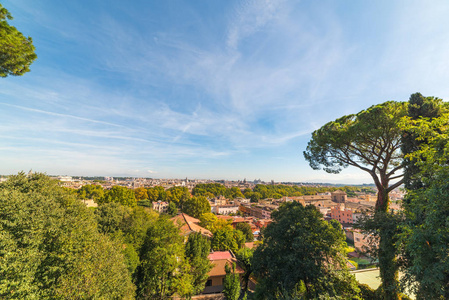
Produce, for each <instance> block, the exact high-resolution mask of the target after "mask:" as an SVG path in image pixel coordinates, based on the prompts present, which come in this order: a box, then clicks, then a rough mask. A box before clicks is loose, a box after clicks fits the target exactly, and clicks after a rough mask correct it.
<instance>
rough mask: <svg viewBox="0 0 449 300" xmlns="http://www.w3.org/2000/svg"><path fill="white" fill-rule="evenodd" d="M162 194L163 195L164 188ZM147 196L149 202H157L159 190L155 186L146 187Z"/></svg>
mask: <svg viewBox="0 0 449 300" xmlns="http://www.w3.org/2000/svg"><path fill="white" fill-rule="evenodd" d="M164 195H165V190H164ZM147 196H148V200H150V201H151V202H157V201H158V200H159V190H158V189H156V188H148V189H147ZM164 199H165V198H164Z"/></svg>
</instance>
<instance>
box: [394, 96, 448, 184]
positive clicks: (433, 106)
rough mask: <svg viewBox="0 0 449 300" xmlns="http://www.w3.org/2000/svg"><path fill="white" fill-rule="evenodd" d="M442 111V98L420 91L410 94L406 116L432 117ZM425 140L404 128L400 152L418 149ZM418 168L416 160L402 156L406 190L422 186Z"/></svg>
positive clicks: (413, 118)
mask: <svg viewBox="0 0 449 300" xmlns="http://www.w3.org/2000/svg"><path fill="white" fill-rule="evenodd" d="M442 113H443V106H442V100H441V99H439V98H435V97H424V96H423V95H421V94H420V93H415V94H412V95H411V96H410V99H409V105H408V114H407V115H408V117H409V118H410V119H411V120H418V119H419V118H429V119H433V118H436V117H439V116H441V114H442ZM425 142H426V139H425V138H423V139H418V136H416V135H415V134H414V133H413V132H411V131H407V130H404V133H403V135H402V152H403V153H404V155H407V154H410V153H413V152H415V151H418V150H419V146H420V145H421V144H423V143H425ZM419 175H420V170H419V167H418V165H417V164H416V160H412V159H411V158H410V157H405V158H404V186H405V188H406V189H408V190H417V189H420V188H422V187H423V183H422V180H421V179H420V178H419V177H420V176H419Z"/></svg>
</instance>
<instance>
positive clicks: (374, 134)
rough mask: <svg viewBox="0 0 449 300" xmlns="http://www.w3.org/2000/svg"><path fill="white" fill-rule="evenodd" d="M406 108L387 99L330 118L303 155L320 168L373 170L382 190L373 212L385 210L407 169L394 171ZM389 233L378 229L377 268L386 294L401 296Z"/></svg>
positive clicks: (399, 157)
mask: <svg viewBox="0 0 449 300" xmlns="http://www.w3.org/2000/svg"><path fill="white" fill-rule="evenodd" d="M406 113H407V103H403V102H393V101H389V102H385V103H383V104H379V105H375V106H372V107H370V108H368V109H367V110H363V111H361V112H359V113H358V114H355V115H348V116H343V117H341V118H339V119H337V120H335V121H332V122H329V123H327V124H326V125H324V126H323V127H321V128H320V129H318V130H316V131H314V132H313V133H312V139H311V140H310V142H309V144H308V146H307V150H306V151H304V157H305V158H306V160H308V161H309V163H310V166H311V167H312V168H313V169H316V170H317V169H320V168H321V167H323V169H324V170H325V171H326V172H328V173H339V172H340V171H341V170H342V169H343V168H345V167H348V166H353V167H357V168H359V169H361V170H363V171H365V172H367V173H368V174H370V175H371V177H372V178H373V180H374V183H375V185H376V187H377V191H378V193H377V201H376V206H375V214H379V215H385V214H386V213H388V211H389V203H390V200H389V196H388V194H389V192H390V191H392V190H393V189H395V188H397V187H399V186H400V185H401V184H402V183H403V174H399V175H397V174H396V172H399V171H401V169H402V168H403V165H402V162H403V154H402V152H401V136H402V130H401V128H400V126H399V122H400V121H401V119H402V117H404V116H405V115H406ZM378 219H379V220H384V218H378ZM379 226H380V225H379ZM390 234H391V231H383V230H380V231H379V252H378V253H379V267H380V275H381V279H382V286H383V290H384V295H383V296H384V297H385V299H398V295H399V293H398V265H397V260H396V253H395V251H391V250H394V237H393V236H391V235H390Z"/></svg>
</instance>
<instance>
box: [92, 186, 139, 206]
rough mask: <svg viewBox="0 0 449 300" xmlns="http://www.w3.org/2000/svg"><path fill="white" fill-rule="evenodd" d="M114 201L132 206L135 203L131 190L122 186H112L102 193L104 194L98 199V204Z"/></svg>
mask: <svg viewBox="0 0 449 300" xmlns="http://www.w3.org/2000/svg"><path fill="white" fill-rule="evenodd" d="M111 202H116V203H120V204H122V205H125V206H129V207H134V206H136V205H137V201H136V196H135V195H134V192H133V190H130V189H128V188H126V187H123V186H113V187H112V188H111V189H110V190H107V191H106V192H105V193H104V196H103V197H102V198H100V199H99V200H98V203H99V204H103V203H111Z"/></svg>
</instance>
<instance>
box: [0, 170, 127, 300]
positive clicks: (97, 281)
mask: <svg viewBox="0 0 449 300" xmlns="http://www.w3.org/2000/svg"><path fill="white" fill-rule="evenodd" d="M124 261H125V260H124V257H123V254H122V252H121V250H120V245H118V244H116V243H115V242H114V241H112V240H111V239H109V238H108V237H107V236H105V235H102V234H100V233H99V232H98V231H97V229H96V222H95V219H94V216H93V214H92V213H91V211H90V210H88V209H87V208H86V207H85V205H84V204H83V203H82V202H81V201H79V200H78V199H77V198H76V197H75V196H73V195H71V194H69V193H67V192H65V190H64V189H62V188H60V187H59V186H58V182H57V181H56V180H51V179H50V178H49V177H47V176H45V175H43V174H34V175H32V176H31V177H26V176H25V175H24V173H20V174H19V175H15V176H11V177H10V178H9V180H8V181H6V182H5V183H3V184H0V298H2V299H59V298H70V299H131V298H132V297H133V294H134V286H133V285H132V283H131V278H130V274H129V272H128V270H127V267H126V265H125V262H124Z"/></svg>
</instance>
